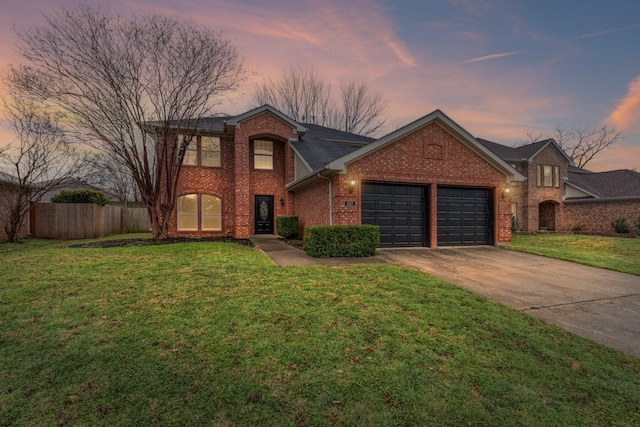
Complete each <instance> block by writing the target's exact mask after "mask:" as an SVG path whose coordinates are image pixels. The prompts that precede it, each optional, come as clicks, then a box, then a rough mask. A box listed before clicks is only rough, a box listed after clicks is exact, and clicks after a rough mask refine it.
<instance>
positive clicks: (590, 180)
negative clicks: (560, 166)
mask: <svg viewBox="0 0 640 427" xmlns="http://www.w3.org/2000/svg"><path fill="white" fill-rule="evenodd" d="M566 183H567V184H568V185H571V186H573V187H575V188H577V189H578V190H581V191H583V192H585V193H587V194H590V195H592V196H593V197H594V198H596V199H620V198H640V173H638V172H634V171H632V170H629V169H620V170H614V171H608V172H592V173H575V172H571V171H570V172H569V177H568V179H567V181H566ZM567 200H571V199H567Z"/></svg>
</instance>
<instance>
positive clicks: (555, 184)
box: [478, 138, 640, 233]
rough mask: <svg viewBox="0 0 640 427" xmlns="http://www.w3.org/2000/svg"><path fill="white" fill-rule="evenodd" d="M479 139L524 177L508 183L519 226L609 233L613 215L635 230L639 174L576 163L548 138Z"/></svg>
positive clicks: (527, 229) (638, 211)
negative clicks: (511, 142) (507, 142)
mask: <svg viewBox="0 0 640 427" xmlns="http://www.w3.org/2000/svg"><path fill="white" fill-rule="evenodd" d="M478 142H480V143H481V144H482V145H484V146H485V147H486V148H488V149H489V150H491V151H492V152H493V153H495V154H496V155H497V156H499V157H500V158H502V159H503V160H504V161H505V162H508V163H509V164H511V165H512V166H513V167H515V168H516V169H517V170H518V171H519V172H520V173H521V174H522V175H524V176H525V177H526V178H527V179H526V180H525V181H523V182H515V181H514V182H512V183H511V189H510V190H511V201H512V208H511V209H512V213H513V215H514V216H515V217H516V219H517V223H518V229H519V230H520V231H525V232H535V231H539V230H549V231H572V230H574V229H576V230H577V229H579V230H581V231H585V232H593V233H611V232H613V228H612V226H611V223H612V222H613V221H614V220H616V219H618V218H624V219H625V220H626V221H627V224H628V225H629V228H630V229H631V231H634V228H635V227H634V226H633V224H635V222H636V221H637V219H638V218H639V217H640V173H637V172H634V171H631V170H628V169H623V170H614V171H607V172H591V171H588V170H585V169H582V168H578V167H576V166H575V165H574V164H573V162H572V161H571V159H570V158H569V157H567V155H566V154H565V153H564V151H563V150H562V149H561V148H560V147H559V146H558V144H557V143H556V142H555V141H554V140H552V139H548V140H545V141H540V142H535V143H533V144H528V145H524V146H522V147H507V146H504V145H501V144H497V143H495V142H491V141H487V140H484V139H479V138H478ZM635 231H636V232H640V230H635Z"/></svg>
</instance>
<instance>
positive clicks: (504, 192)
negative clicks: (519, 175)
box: [502, 187, 511, 200]
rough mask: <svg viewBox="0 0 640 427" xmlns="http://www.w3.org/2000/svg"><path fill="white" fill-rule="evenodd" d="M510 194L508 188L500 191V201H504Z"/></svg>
mask: <svg viewBox="0 0 640 427" xmlns="http://www.w3.org/2000/svg"><path fill="white" fill-rule="evenodd" d="M509 194H511V189H510V188H509V187H507V188H505V189H504V190H502V200H505V199H506V198H507V197H509Z"/></svg>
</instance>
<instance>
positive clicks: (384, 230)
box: [362, 182, 427, 247]
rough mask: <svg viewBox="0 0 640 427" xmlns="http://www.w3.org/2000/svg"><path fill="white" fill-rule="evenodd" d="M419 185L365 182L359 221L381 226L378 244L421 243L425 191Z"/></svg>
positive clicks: (424, 234) (411, 244) (388, 245)
mask: <svg viewBox="0 0 640 427" xmlns="http://www.w3.org/2000/svg"><path fill="white" fill-rule="evenodd" d="M426 188H427V187H425V186H422V185H407V184H391V183H383V182H365V183H363V184H362V223H363V224H373V225H378V226H380V246H381V247H390V246H396V247H397V246H424V245H425V242H426V241H427V240H426V232H425V230H426V226H425V224H426V223H427V222H426V198H425V196H426V194H427V189H426Z"/></svg>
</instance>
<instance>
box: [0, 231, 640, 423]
mask: <svg viewBox="0 0 640 427" xmlns="http://www.w3.org/2000/svg"><path fill="white" fill-rule="evenodd" d="M68 244H69V243H64V242H47V241H39V240H31V241H27V242H26V243H24V244H22V245H8V244H4V245H0V283H1V286H0V425H98V426H100V425H102V426H117V425H121V426H129V425H161V426H187V425H189V426H191V425H193V426H196V425H214V426H216V425H218V426H245V425H270V426H271V425H277V426H298V425H302V426H304V425H310V426H323V425H327V426H329V425H348V426H352V425H372V426H380V425H451V426H459V425H495V426H503V425H541V426H547V425H638V424H640V412H639V410H638V404H639V402H640V360H639V359H637V358H635V357H632V356H628V355H624V354H621V353H618V352H616V351H614V350H611V349H608V348H605V347H603V346H600V345H598V344H595V343H592V342H590V341H587V340H584V339H582V338H579V337H576V336H574V335H572V334H570V333H568V332H565V331H563V330H560V329H558V328H555V327H553V326H549V325H546V324H544V323H542V322H541V321H538V320H536V319H535V318H532V317H529V316H526V315H523V314H520V313H518V312H516V311H514V310H512V309H509V308H506V307H505V306H502V305H499V304H497V303H493V302H490V301H488V300H486V299H484V298H482V297H480V296H477V295H474V294H471V293H469V292H467V291H465V290H462V289H460V288H457V287H454V286H452V285H449V284H447V283H445V282H442V281H440V280H437V279H435V278H433V277H430V276H427V275H425V274H423V273H420V272H417V271H414V270H410V269H406V268H400V267H396V266H390V265H356V266H346V267H339V268H332V267H313V268H309V267H306V268H302V267H277V266H274V265H273V264H272V263H271V261H270V260H269V259H268V258H267V257H266V256H265V255H264V254H262V253H261V252H260V251H258V250H256V249H253V248H249V247H243V246H238V245H234V244H223V243H187V244H174V245H160V246H147V247H130V248H108V249H89V248H84V249H83V248H68V247H67V245H68Z"/></svg>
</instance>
